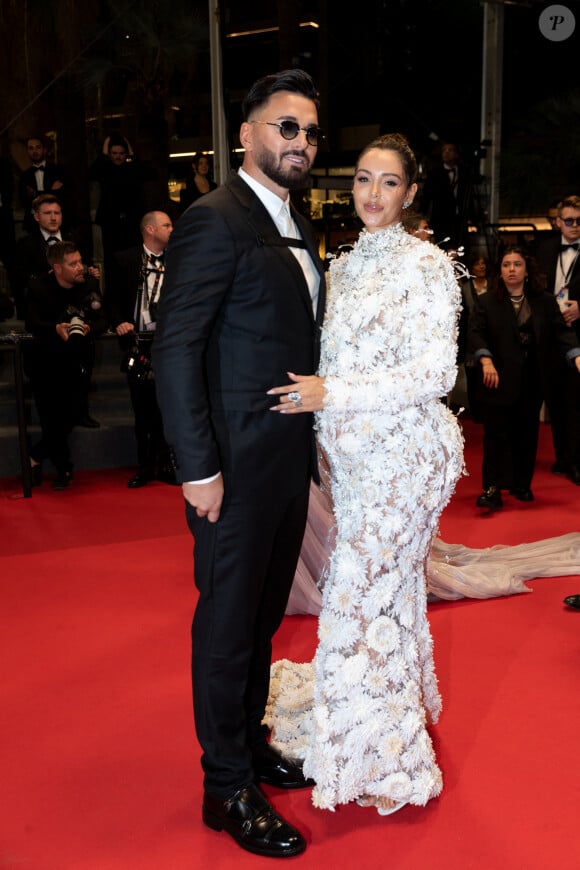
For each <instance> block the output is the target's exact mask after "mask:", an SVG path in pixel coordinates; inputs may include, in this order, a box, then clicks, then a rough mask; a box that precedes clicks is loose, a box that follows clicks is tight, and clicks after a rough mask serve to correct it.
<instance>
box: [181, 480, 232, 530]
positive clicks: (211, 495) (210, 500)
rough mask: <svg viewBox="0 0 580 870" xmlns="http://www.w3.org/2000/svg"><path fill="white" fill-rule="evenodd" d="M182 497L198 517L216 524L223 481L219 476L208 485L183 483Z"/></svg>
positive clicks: (220, 504)
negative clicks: (205, 518)
mask: <svg viewBox="0 0 580 870" xmlns="http://www.w3.org/2000/svg"><path fill="white" fill-rule="evenodd" d="M182 489H183V497H184V498H185V500H186V501H187V502H188V503H189V504H190V505H191V506H192V507H194V508H195V510H196V513H197V515H198V517H207V518H208V520H209V522H210V523H217V521H218V520H219V518H220V511H221V507H222V501H223V497H224V481H223V478H222V476H221V474H220V476H219V477H216V479H215V480H212V481H211V482H210V483H184V484H183V486H182Z"/></svg>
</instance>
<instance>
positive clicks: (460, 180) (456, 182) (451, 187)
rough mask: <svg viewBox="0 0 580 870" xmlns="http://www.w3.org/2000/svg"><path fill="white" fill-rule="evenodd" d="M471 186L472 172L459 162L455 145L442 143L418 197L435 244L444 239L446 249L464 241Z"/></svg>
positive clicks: (469, 214) (457, 149) (470, 209)
mask: <svg viewBox="0 0 580 870" xmlns="http://www.w3.org/2000/svg"><path fill="white" fill-rule="evenodd" d="M472 185H473V171H472V169H471V168H470V167H469V166H467V165H466V164H465V163H463V162H461V161H460V159H459V148H458V146H457V145H455V144H454V143H453V142H444V143H443V144H442V146H441V162H440V164H438V165H436V166H433V167H432V168H431V169H430V170H429V172H428V173H427V176H426V178H425V183H424V185H423V189H422V191H421V196H420V208H421V211H422V212H423V214H425V216H426V217H427V218H428V219H429V225H430V227H431V228H432V230H433V241H434V242H435V244H439V243H442V242H444V244H445V247H446V248H450V249H453V250H456V249H457V248H458V247H460V246H461V245H464V244H465V243H466V241H467V225H468V220H469V219H470V218H471V217H472ZM445 240H447V241H445Z"/></svg>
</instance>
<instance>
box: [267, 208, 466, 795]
mask: <svg viewBox="0 0 580 870" xmlns="http://www.w3.org/2000/svg"><path fill="white" fill-rule="evenodd" d="M330 283H331V289H332V292H331V294H330V300H329V307H328V312H327V320H326V326H325V330H324V332H323V342H322V358H321V373H322V374H323V375H325V377H326V378H327V381H326V384H327V387H328V389H329V398H330V401H329V402H328V404H327V406H326V407H325V409H324V411H322V412H320V413H319V414H317V424H316V425H317V430H318V437H319V440H320V444H321V447H322V449H323V450H324V452H325V453H326V455H327V457H328V460H329V463H330V470H331V476H332V492H333V500H334V506H335V516H336V543H335V547H334V550H333V553H332V556H331V559H330V565H329V575H328V579H327V581H326V583H325V585H324V590H323V599H322V611H321V614H320V619H319V629H318V639H319V643H318V648H317V652H316V656H315V659H314V674H315V676H314V697H313V699H312V711H311V713H309V712H305V713H304V715H305V716H306V718H310V721H309V724H308V726H305V727H306V729H307V733H308V736H307V739H306V740H305V741H304V742H303V743H302V744H301V749H300V751H301V752H302V751H303V752H304V772H305V774H306V775H307V776H311V777H313V778H314V780H315V781H316V787H315V788H314V790H313V798H312V799H313V803H314V804H315V806H318V807H321V808H325V809H331V810H332V809H333V808H334V807H335V806H336V805H337V804H340V803H347V802H349V801H352V800H355V799H356V798H359V797H361V796H362V795H372V796H377V797H378V796H384V797H388V798H392V799H394V800H397V801H401V800H404V801H408V802H411V803H414V804H425V803H426V802H427V801H428V800H429V799H430V798H432V797H434V796H436V795H437V794H439V792H440V791H441V788H442V779H441V773H440V771H439V768H438V767H437V763H436V761H435V756H434V752H433V747H432V744H431V739H430V737H429V734H428V732H427V719H428V717H430V719H431V721H433V722H434V721H436V720H437V718H438V716H439V712H440V709H441V699H440V696H439V692H438V688H437V680H436V677H435V670H434V665H433V650H432V640H431V635H430V632H429V626H428V622H427V592H426V578H425V566H426V560H427V556H428V552H429V549H430V546H431V541H432V538H433V536H434V534H435V531H436V528H437V524H438V520H439V516H440V514H441V511H442V509H443V507H444V506H445V505H446V504H447V502H448V500H449V498H450V497H451V494H452V492H453V489H454V486H455V483H456V481H457V479H458V477H459V475H460V474H461V471H462V468H463V464H462V453H463V441H462V436H461V433H460V430H459V427H458V425H457V422H456V420H455V417H454V416H453V415H452V414H451V413H450V412H449V411H448V409H447V408H446V407H445V406H444V404H443V403H442V402H441V401H440V397H442V396H444V395H446V393H447V392H448V391H449V390H450V389H451V387H452V386H453V384H454V382H455V376H456V367H455V355H456V346H455V340H456V331H457V318H458V312H459V305H460V291H459V287H458V284H457V281H456V279H455V277H454V273H453V268H452V266H451V264H450V262H449V260H448V258H447V257H446V256H445V254H444V253H443V252H441V251H439V250H438V249H437V248H436V247H435V246H433V245H431V244H429V243H426V242H421V241H419V240H418V239H416V238H413V237H412V236H410V235H409V234H407V233H406V232H405V231H404V230H403V229H402V227H401V226H400V225H399V226H397V227H394V228H389V229H387V230H385V231H382V232H377V233H372V234H371V233H366V232H363V233H362V234H361V237H360V240H359V241H358V242H357V244H356V245H355V246H354V248H353V251H352V252H351V253H350V254H349V255H347V256H344V257H341V258H339V259H337V260H335V261H333V262H332V263H331V266H330ZM296 679H298V677H297V676H296ZM307 679H308V677H307ZM301 692H302V696H303V699H304V698H305V697H306V696H307V690H306V689H305V688H304V687H302V689H301ZM306 706H307V705H306ZM269 710H270V714H271V712H272V708H271V707H270V708H269ZM271 724H272V725H273V727H274V739H275V740H277V739H278V723H277V722H276V721H271ZM302 726H304V722H303V723H302V725H301V727H302Z"/></svg>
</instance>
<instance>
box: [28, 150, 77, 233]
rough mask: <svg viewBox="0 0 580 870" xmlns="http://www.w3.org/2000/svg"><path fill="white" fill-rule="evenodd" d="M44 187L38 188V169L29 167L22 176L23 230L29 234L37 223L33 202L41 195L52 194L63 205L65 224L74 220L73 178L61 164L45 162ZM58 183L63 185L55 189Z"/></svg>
mask: <svg viewBox="0 0 580 870" xmlns="http://www.w3.org/2000/svg"><path fill="white" fill-rule="evenodd" d="M43 164H44V169H43V176H42V177H43V186H42V187H39V186H38V179H37V177H36V167H35V166H29V167H28V169H25V170H24V171H23V172H22V174H21V175H20V196H21V199H22V202H23V204H24V217H23V219H22V229H23V230H25V231H26V232H27V233H30V232H33V231H34V230H35V228H36V221H35V220H34V215H33V213H32V202H33V200H35V199H36V197H37V196H38V195H39V194H41V193H52V194H54V196H56V197H57V198H58V200H59V202H60V204H61V207H62V213H63V218H64V220H65V222H69V221H70V220H71V218H72V214H71V205H70V197H71V191H70V186H71V178H70V173H69V172H68V171H67V169H66V168H65V167H64V166H63V165H62V164H60V163H50V162H49V161H47V160H44V161H43ZM56 182H60V183H61V185H62V186H61V187H58V188H54V184H55V183H56Z"/></svg>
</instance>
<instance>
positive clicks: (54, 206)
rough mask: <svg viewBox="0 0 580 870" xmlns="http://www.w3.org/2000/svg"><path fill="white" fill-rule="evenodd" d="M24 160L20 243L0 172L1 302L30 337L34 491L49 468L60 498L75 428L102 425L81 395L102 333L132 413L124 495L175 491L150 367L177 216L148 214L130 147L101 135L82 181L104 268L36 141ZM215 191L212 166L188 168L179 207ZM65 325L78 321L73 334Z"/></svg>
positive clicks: (6, 179)
mask: <svg viewBox="0 0 580 870" xmlns="http://www.w3.org/2000/svg"><path fill="white" fill-rule="evenodd" d="M26 149H27V154H28V157H29V159H30V166H29V167H27V168H26V169H25V170H24V171H22V173H21V175H20V178H19V183H18V185H17V188H18V191H19V195H20V201H21V203H22V210H23V218H22V227H21V231H20V232H16V229H15V223H14V214H13V208H12V203H13V194H14V187H15V185H14V171H13V167H12V166H11V164H10V161H9V160H6V159H3V160H2V161H1V162H0V197H1V198H0V202H1V206H0V221H1V222H2V225H3V229H4V233H3V236H2V241H3V246H2V248H1V249H0V259H1V260H2V264H3V267H4V274H5V276H6V280H7V284H8V289H7V290H5V291H4V292H3V293H2V294H0V318H1V319H2V320H11V319H13V318H14V317H15V318H16V320H17V321H21V323H22V324H23V325H24V328H25V329H26V331H27V332H28V333H29V334H30V335H32V337H33V341H31V342H29V343H27V344H26V345H25V346H24V370H25V374H26V376H27V378H28V380H29V383H30V388H31V392H32V396H33V398H34V402H35V406H36V411H37V415H38V421H39V425H40V429H41V433H42V436H41V438H40V440H39V442H38V443H37V444H34V445H31V447H30V461H31V466H32V484H33V486H40V485H41V484H42V482H43V471H44V468H45V467H44V463H45V462H49V463H51V464H52V466H53V467H54V471H55V473H56V477H55V479H54V480H53V481H52V484H51V486H52V489H53V490H57V491H58V490H62V489H66V488H68V486H69V484H70V482H71V480H72V477H73V472H72V458H71V456H70V450H69V446H68V436H69V435H70V433H71V431H72V429H73V428H74V427H76V426H82V427H85V428H99V426H100V423H99V421H98V420H96V419H95V418H94V417H93V416H92V415H91V414H90V413H89V391H90V388H91V384H92V378H93V369H94V363H95V344H94V341H95V338H96V337H97V336H98V335H100V334H103V333H104V332H112V333H116V335H117V336H118V338H119V346H120V355H121V366H122V369H123V371H125V372H126V377H127V384H128V390H129V395H130V400H131V405H132V409H133V414H134V421H135V425H134V428H135V441H136V460H137V463H136V464H137V470H136V472H135V474H133V475H132V476H131V478H130V479H129V481H128V486H129V487H130V488H140V487H142V486H145V485H146V484H147V483H149V482H150V481H151V480H162V481H164V482H166V483H170V484H174V483H175V472H174V469H173V467H172V465H171V462H170V459H169V452H168V447H167V444H166V442H165V439H164V436H163V425H162V421H161V415H160V411H159V407H158V404H157V399H156V395H155V380H154V377H153V372H152V369H151V362H150V360H151V343H152V340H153V337H154V334H155V326H156V310H157V305H158V302H159V297H160V294H161V292H162V289H163V279H164V263H163V257H164V254H165V249H166V247H167V242H168V240H169V236H170V235H171V231H172V229H173V216H172V214H169V213H168V211H171V212H172V213H173V212H174V211H175V210H174V209H168V210H167V211H166V210H162V209H161V205H160V206H159V208H158V209H152V210H148V211H145V203H146V197H145V193H144V186H145V184H146V183H147V181H148V180H150V178H151V176H152V172H151V170H150V169H148V168H147V167H146V166H145V164H144V163H143V162H142V161H140V160H139V159H138V157H137V156H136V155H135V154H134V152H133V149H132V147H131V145H130V143H129V142H128V140H127V139H125V138H124V137H122V136H119V135H116V134H115V135H111V136H107V138H106V139H105V141H104V142H103V147H102V153H101V154H100V155H99V156H98V157H97V159H96V160H95V161H94V162H93V163H92V165H91V166H90V167H89V168H88V173H87V175H88V179H89V180H90V181H91V182H93V183H94V184H95V186H96V188H97V194H98V202H97V207H96V212H95V225H96V227H98V232H97V235H96V241H97V245H100V249H101V253H102V257H99V258H95V259H93V250H94V245H93V239H92V238H91V239H87V238H85V237H84V236H83V233H82V232H81V231H80V228H79V226H78V222H77V221H75V211H74V208H73V206H72V195H71V186H72V184H71V175H70V173H69V172H68V171H67V169H66V167H65V166H63V165H61V164H59V163H56V162H54V161H52V160H50V159H49V157H48V148H47V144H46V143H45V141H44V140H43V139H42V137H40V136H36V135H34V136H30V137H29V138H28V139H27V140H26ZM190 185H194V187H195V191H196V193H195V195H194V193H193V191H192V190H190ZM215 187H216V185H215V182H213V180H212V179H211V163H210V160H209V158H208V157H206V156H205V155H203V156H201V155H198V156H196V157H194V159H193V162H192V168H191V177H190V178H188V185H187V186H186V188H185V189H184V190H185V192H186V193H187V197H188V202H187V203H186V202H185V200H184V201H183V202H182V203H181V206H180V208H181V210H184V209H185V207H186V204H189V203H190V202H192V201H193V199H194V198H198V197H199V196H202V195H203V194H204V193H207V192H209V191H210V190H213V189H215ZM99 261H101V262H102V266H101V264H100V262H99ZM93 262H95V263H98V265H92V263H93ZM63 275H64V278H63ZM63 281H64V283H63ZM67 282H68V283H67ZM64 288H66V291H67V292H66V293H65V291H64ZM65 297H66V299H65ZM87 299H89V300H90V304H88V303H87ZM65 302H66V304H65ZM73 309H74V312H73ZM96 311H98V317H97V316H96V314H95V312H96ZM71 312H73V313H71ZM73 317H74V318H76V319H80V320H82V323H83V327H82V329H81V328H80V327H79V328H77V327H76V326H75V323H73ZM81 339H82V340H81Z"/></svg>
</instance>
